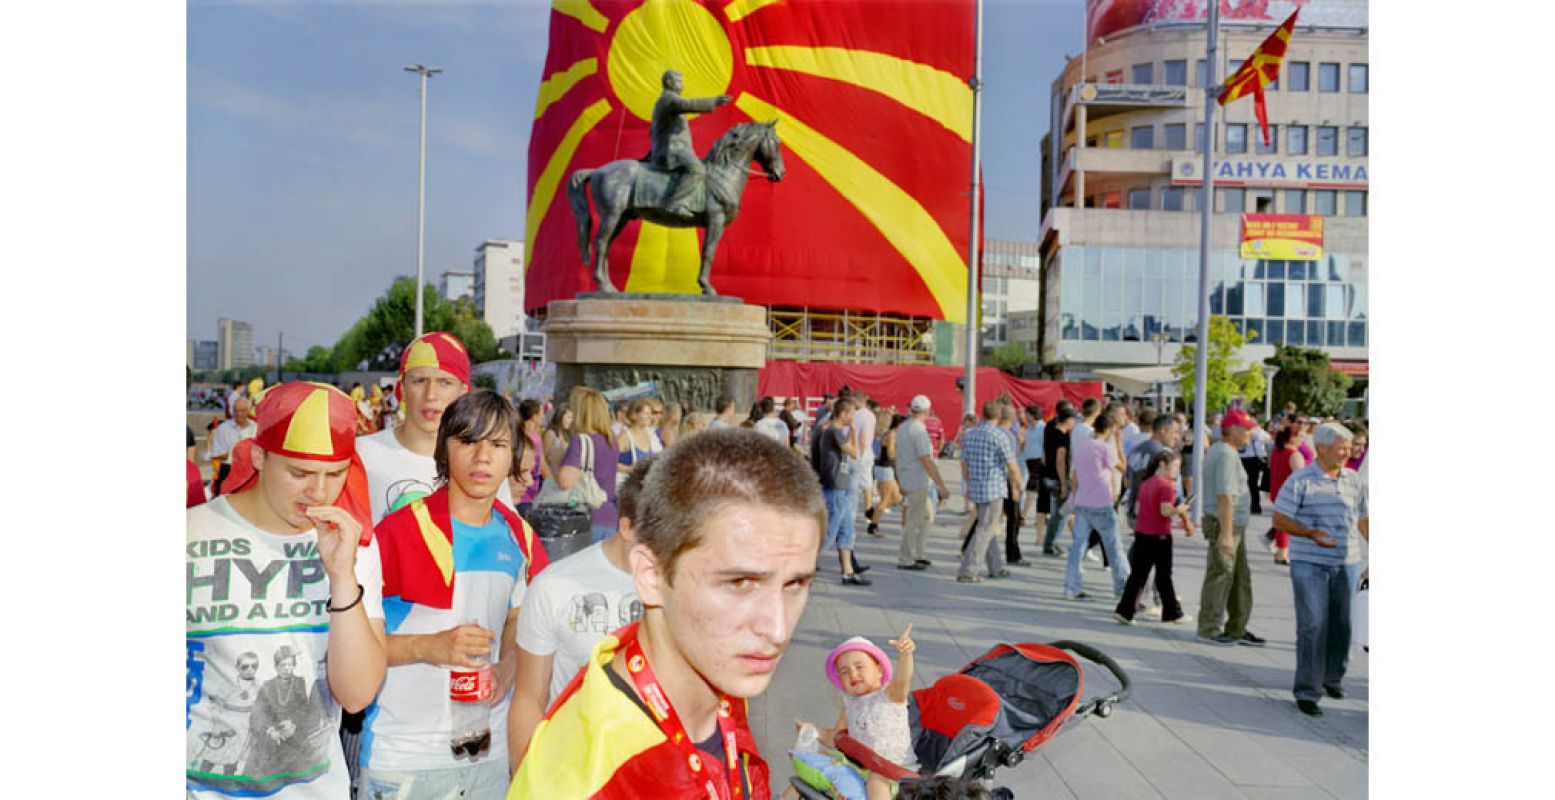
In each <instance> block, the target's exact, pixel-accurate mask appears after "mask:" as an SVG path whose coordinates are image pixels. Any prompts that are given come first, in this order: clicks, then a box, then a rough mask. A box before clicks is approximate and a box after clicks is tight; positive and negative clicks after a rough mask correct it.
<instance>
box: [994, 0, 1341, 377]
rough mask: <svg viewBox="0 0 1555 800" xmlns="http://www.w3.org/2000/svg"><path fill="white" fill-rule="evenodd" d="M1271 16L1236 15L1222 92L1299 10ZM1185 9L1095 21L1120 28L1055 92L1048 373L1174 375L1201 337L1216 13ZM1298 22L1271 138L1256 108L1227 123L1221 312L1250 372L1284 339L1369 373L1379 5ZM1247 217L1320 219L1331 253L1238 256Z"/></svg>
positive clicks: (1218, 243) (1272, 101) (1272, 93)
mask: <svg viewBox="0 0 1555 800" xmlns="http://www.w3.org/2000/svg"><path fill="white" fill-rule="evenodd" d="M1270 6H1271V8H1270V9H1269V10H1268V15H1267V18H1266V19H1263V20H1250V19H1227V18H1226V17H1225V15H1222V17H1221V20H1220V25H1221V34H1220V45H1219V50H1218V53H1217V58H1218V59H1219V60H1218V62H1217V63H1216V64H1215V69H1214V80H1213V83H1214V84H1217V85H1218V84H1219V83H1220V82H1221V81H1223V80H1224V79H1225V76H1226V75H1227V74H1229V73H1231V72H1234V71H1235V70H1237V69H1238V68H1239V67H1241V65H1242V59H1245V58H1246V57H1247V56H1248V55H1249V54H1251V53H1252V52H1253V50H1254V48H1256V47H1257V46H1258V44H1259V43H1260V42H1262V41H1263V40H1264V38H1265V37H1267V36H1268V35H1269V34H1270V33H1271V32H1272V31H1273V30H1274V29H1275V27H1276V26H1278V25H1279V24H1280V23H1281V22H1282V21H1283V20H1284V18H1285V17H1286V16H1288V15H1289V13H1290V5H1289V4H1287V3H1278V4H1270ZM1202 7H1203V4H1199V8H1201V9H1202ZM1145 8H1146V6H1145V5H1141V6H1140V9H1145ZM1174 8H1177V7H1175V6H1171V7H1168V6H1160V7H1156V6H1148V9H1150V10H1149V14H1148V15H1147V16H1148V19H1145V20H1144V21H1140V20H1136V19H1134V17H1128V16H1127V15H1125V17H1121V18H1119V19H1122V20H1123V21H1122V22H1119V21H1118V20H1117V19H1113V18H1111V17H1108V18H1099V17H1096V16H1095V15H1093V19H1092V23H1093V24H1098V22H1097V20H1098V19H1102V22H1106V23H1107V24H1108V25H1110V26H1111V27H1104V28H1103V29H1098V30H1094V31H1093V32H1092V34H1091V35H1090V36H1089V37H1088V38H1089V39H1090V41H1091V42H1092V44H1091V45H1090V46H1089V47H1088V49H1087V50H1086V51H1085V53H1084V54H1083V55H1081V56H1076V57H1074V58H1072V59H1071V60H1070V61H1069V62H1068V64H1067V65H1066V66H1065V67H1064V69H1063V70H1062V72H1061V73H1060V74H1059V76H1058V77H1057V79H1056V80H1055V81H1054V82H1053V84H1052V88H1051V105H1050V109H1051V111H1050V115H1051V127H1050V130H1049V132H1048V134H1047V135H1046V136H1045V137H1044V139H1043V142H1042V193H1041V197H1042V212H1041V214H1042V223H1041V231H1040V235H1039V241H1040V242H1041V251H1042V279H1043V283H1042V286H1043V291H1042V312H1041V323H1040V327H1039V330H1038V332H1037V336H1038V341H1039V345H1038V348H1039V352H1040V355H1041V361H1042V367H1043V369H1044V371H1045V372H1046V373H1047V374H1048V375H1049V376H1050V377H1055V378H1068V379H1084V378H1087V377H1091V376H1094V375H1096V374H1097V371H1115V370H1117V369H1127V368H1145V367H1153V366H1154V365H1156V364H1171V363H1173V362H1174V361H1175V359H1176V356H1177V352H1178V350H1179V348H1180V347H1181V345H1182V344H1184V343H1192V342H1194V341H1195V339H1196V329H1197V322H1198V301H1197V299H1196V298H1197V297H1198V293H1199V281H1198V274H1199V243H1200V225H1201V215H1200V213H1199V209H1200V208H1202V206H1201V204H1200V198H1199V195H1200V193H1201V191H1202V180H1203V167H1204V165H1203V155H1202V151H1201V150H1200V147H1201V145H1200V143H1201V142H1202V141H1203V138H1204V130H1203V119H1204V102H1205V99H1204V98H1205V89H1206V84H1207V83H1211V81H1210V80H1209V79H1208V73H1209V70H1208V68H1207V66H1206V61H1205V31H1204V26H1205V23H1204V20H1203V18H1202V16H1201V17H1200V18H1198V19H1192V18H1191V13H1192V12H1190V11H1183V12H1181V13H1179V12H1176V11H1173V10H1172V9H1174ZM1301 9H1302V12H1301V16H1300V18H1299V19H1298V20H1297V24H1296V28H1295V34H1294V36H1293V37H1292V38H1291V41H1290V46H1289V51H1288V52H1287V54H1286V56H1285V62H1284V65H1283V67H1282V68H1281V72H1280V77H1279V81H1278V82H1277V83H1276V84H1273V85H1271V86H1269V87H1268V88H1267V89H1266V90H1265V91H1266V95H1267V102H1268V121H1269V133H1270V134H1271V137H1270V141H1269V142H1268V143H1267V144H1266V143H1265V142H1264V139H1263V136H1262V134H1261V133H1260V131H1259V125H1258V122H1257V120H1256V119H1255V118H1254V113H1253V106H1254V103H1253V99H1252V98H1251V97H1247V98H1244V99H1242V100H1240V101H1238V102H1235V103H1233V104H1231V105H1229V106H1227V107H1225V108H1223V109H1217V111H1216V114H1215V124H1214V128H1213V130H1212V131H1211V135H1212V136H1213V161H1214V164H1213V166H1212V169H1213V170H1214V176H1215V196H1214V206H1213V213H1212V216H1211V224H1210V241H1211V243H1212V244H1211V248H1210V253H1209V255H1210V265H1209V276H1210V313H1211V314H1214V315H1220V316H1225V317H1228V318H1229V319H1230V320H1231V322H1232V324H1233V325H1235V326H1236V327H1237V328H1238V329H1240V330H1242V331H1244V332H1245V333H1247V334H1248V335H1249V336H1251V337H1253V339H1252V343H1251V344H1249V345H1248V346H1247V347H1245V348H1244V349H1243V351H1242V353H1241V354H1240V357H1241V358H1242V359H1243V360H1244V361H1251V362H1256V361H1261V360H1262V359H1264V358H1266V357H1268V356H1270V355H1272V354H1273V352H1274V349H1273V346H1274V345H1276V344H1280V343H1284V344H1288V345H1297V346H1301V347H1312V348H1319V349H1321V350H1323V351H1325V352H1327V353H1328V355H1329V356H1330V358H1331V359H1332V360H1333V363H1334V367H1335V369H1338V370H1341V371H1344V372H1347V373H1350V374H1351V375H1353V376H1356V377H1363V376H1365V375H1366V373H1367V370H1368V366H1367V343H1368V340H1369V330H1368V320H1369V314H1368V308H1367V284H1368V280H1367V273H1368V271H1369V269H1368V266H1369V261H1370V259H1369V258H1368V253H1367V239H1368V234H1367V227H1368V225H1367V211H1368V208H1367V206H1368V194H1367V193H1368V187H1369V182H1368V175H1367V170H1368V161H1367V156H1368V154H1369V148H1370V145H1369V136H1368V133H1369V130H1370V128H1369V127H1368V121H1367V120H1368V97H1369V65H1368V62H1369V56H1368V50H1367V35H1368V22H1367V16H1366V4H1365V3H1364V2H1361V1H1360V0H1312V2H1309V3H1307V4H1304V5H1302V6H1301ZM1140 13H1144V12H1143V11H1141V12H1140ZM1198 13H1199V14H1202V11H1199V12H1198ZM1082 69H1083V70H1084V74H1082ZM1244 213H1279V214H1300V215H1315V216H1320V217H1322V219H1321V220H1320V222H1321V223H1322V236H1323V240H1322V243H1323V252H1322V255H1321V258H1320V259H1319V260H1277V259H1261V258H1243V257H1241V253H1240V241H1241V237H1242V215H1243V214H1244ZM984 288H985V290H986V289H987V283H986V282H985V283H984ZM1022 338H1023V339H1024V338H1025V334H1024V333H1023V336H1022Z"/></svg>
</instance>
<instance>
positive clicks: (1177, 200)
mask: <svg viewBox="0 0 1555 800" xmlns="http://www.w3.org/2000/svg"><path fill="white" fill-rule="evenodd" d="M1182 203H1183V190H1182V187H1181V186H1168V187H1166V188H1165V189H1162V190H1161V210H1162V211H1182V210H1183V207H1182Z"/></svg>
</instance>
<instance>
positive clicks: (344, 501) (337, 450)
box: [222, 381, 372, 544]
mask: <svg viewBox="0 0 1555 800" xmlns="http://www.w3.org/2000/svg"><path fill="white" fill-rule="evenodd" d="M255 415H256V416H257V418H258V425H259V432H258V433H257V434H255V436H254V438H253V439H246V440H244V441H242V442H239V443H238V445H237V446H236V447H234V448H232V472H231V473H230V474H229V475H228V476H227V480H226V481H225V482H223V484H222V494H236V493H238V492H241V491H243V490H245V489H248V488H250V487H251V486H253V485H254V483H255V478H256V477H258V470H256V469H254V459H253V453H252V452H251V451H252V449H253V448H254V447H256V446H257V447H259V448H262V449H263V450H264V451H265V452H266V453H274V454H276V455H282V456H286V457H288V458H300V459H305V460H308V461H343V460H346V459H350V461H351V470H350V472H349V473H347V475H346V486H345V489H344V490H342V491H341V493H340V497H339V498H338V499H336V501H335V503H334V504H335V505H336V506H338V507H340V508H343V509H345V510H346V511H347V513H349V514H351V515H352V516H353V517H356V519H357V521H358V522H360V523H361V524H362V531H363V537H362V538H363V544H366V540H367V539H368V538H369V536H370V534H371V531H372V512H371V506H370V505H369V503H368V493H367V470H366V469H365V468H364V467H363V466H362V459H361V458H360V457H359V456H357V454H356V406H355V404H353V403H352V402H351V398H350V397H349V396H347V395H346V393H345V392H342V391H340V390H339V389H336V388H335V387H333V386H330V385H329V384H325V383H312V382H308V381H293V382H291V383H284V384H281V385H279V386H274V387H271V388H270V390H269V391H266V392H265V396H264V400H263V402H261V403H260V404H259V407H258V408H257V409H255Z"/></svg>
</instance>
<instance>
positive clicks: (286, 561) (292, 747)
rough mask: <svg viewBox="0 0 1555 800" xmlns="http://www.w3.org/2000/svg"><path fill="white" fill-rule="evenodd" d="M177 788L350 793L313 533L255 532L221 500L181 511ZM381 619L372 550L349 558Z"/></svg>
mask: <svg viewBox="0 0 1555 800" xmlns="http://www.w3.org/2000/svg"><path fill="white" fill-rule="evenodd" d="M186 520H187V534H186V536H187V538H186V539H185V554H184V560H185V564H186V567H187V573H188V574H187V580H186V582H185V593H186V600H185V605H184V613H185V626H184V630H185V648H186V650H185V660H184V665H185V669H186V680H185V692H186V698H185V716H184V730H185V738H186V742H187V750H186V753H185V756H184V783H185V787H186V791H187V793H188V796H189V797H192V798H216V797H273V798H279V799H280V800H315V798H316V799H317V800H325V799H326V798H328V799H329V800H335V799H336V798H341V797H345V796H346V795H347V794H348V793H349V792H350V786H349V783H350V778H349V776H348V773H347V771H346V763H345V756H344V753H343V752H342V750H341V746H340V735H339V729H340V705H339V704H338V703H336V702H335V698H334V695H333V694H332V693H331V692H330V689H329V681H328V678H327V676H326V674H325V660H324V659H325V654H326V653H327V652H328V647H329V624H330V619H331V616H332V615H331V614H330V613H329V612H328V611H327V610H326V608H327V606H328V605H329V602H330V591H329V578H328V576H327V575H326V574H325V572H324V566H323V564H322V563H321V562H320V561H319V554H318V536H317V534H316V533H315V532H314V531H312V530H309V531H306V532H304V533H299V534H293V535H281V534H275V533H270V532H268V531H264V530H261V529H259V528H257V527H255V526H254V525H252V524H251V523H249V522H248V520H246V519H244V518H243V517H242V516H241V515H239V514H238V513H237V511H235V510H233V508H232V506H231V504H230V503H229V502H228V499H227V498H226V497H218V498H216V499H215V500H212V501H211V502H209V503H205V504H203V505H199V506H195V507H194V508H191V509H189V510H188V512H187V514H186ZM356 579H357V581H358V582H360V583H361V585H362V599H361V603H362V607H363V609H365V610H366V612H367V616H368V617H369V618H375V619H379V620H381V619H383V601H382V596H383V573H382V565H381V564H380V562H379V560H378V548H377V544H376V542H374V543H371V544H369V545H368V546H367V547H364V548H359V549H358V550H357V553H356Z"/></svg>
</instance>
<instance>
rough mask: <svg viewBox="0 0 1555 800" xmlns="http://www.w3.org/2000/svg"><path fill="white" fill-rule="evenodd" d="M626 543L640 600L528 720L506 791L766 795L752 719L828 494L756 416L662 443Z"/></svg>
mask: <svg viewBox="0 0 1555 800" xmlns="http://www.w3.org/2000/svg"><path fill="white" fill-rule="evenodd" d="M655 459H656V460H657V463H655V464H654V466H653V469H652V470H650V471H649V472H648V475H647V477H646V479H645V481H644V485H643V490H642V496H641V499H640V500H639V501H638V515H639V517H640V519H634V520H633V528H634V530H635V531H636V533H637V538H638V541H637V544H635V545H634V546H633V547H632V549H631V552H630V554H629V559H628V560H629V563H630V569H631V573H632V581H633V583H634V584H635V585H636V587H637V595H638V597H639V599H641V601H642V604H643V609H644V610H643V616H642V619H641V620H639V621H638V622H634V623H631V624H629V625H626V626H624V627H622V628H621V629H619V630H617V631H616V632H615V633H613V634H611V635H609V636H606V637H605V638H604V639H602V640H601V641H600V642H599V644H597V645H596V646H595V648H594V652H593V654H592V655H591V656H590V658H589V660H588V661H587V663H586V664H585V665H584V667H583V669H582V670H580V671H579V672H578V674H577V675H576V676H574V677H573V679H572V681H571V682H570V683H569V684H568V685H567V688H566V689H565V690H563V692H562V693H561V695H560V696H559V697H557V698H556V699H555V700H553V701H552V702H551V706H550V709H549V710H548V711H547V713H546V715H545V718H544V719H543V720H541V721H540V724H539V725H538V726H536V727H535V731H534V735H533V736H532V737H531V738H530V741H529V747H528V749H527V750H526V751H525V753H524V758H523V761H522V763H520V765H519V768H518V772H517V773H516V774H515V775H514V777H513V785H512V787H511V788H510V789H509V790H508V798H509V800H519V799H520V798H546V800H575V799H576V798H639V797H654V798H688V799H689V798H698V799H699V800H707V799H709V798H711V800H745V798H756V799H757V800H763V799H764V798H768V797H770V796H771V789H770V787H769V785H768V784H769V781H770V773H769V770H768V768H767V763H766V761H764V760H762V757H761V753H760V752H759V751H758V749H757V746H756V739H755V737H754V736H753V735H752V734H751V731H750V726H749V723H748V722H747V719H746V701H747V700H748V699H749V698H751V697H754V696H756V695H759V694H761V693H762V692H763V691H766V688H767V685H768V684H769V683H770V682H771V680H772V674H773V671H774V670H775V669H776V668H777V664H778V661H779V660H780V659H781V658H782V656H783V651H784V650H785V649H786V648H787V647H788V642H789V639H790V638H791V637H792V635H793V632H794V626H795V624H796V623H797V622H798V621H799V617H800V615H801V614H803V613H804V607H805V603H806V601H807V600H808V599H809V596H810V581H811V580H812V579H813V578H814V576H815V560H816V557H817V556H818V555H819V553H820V544H821V532H822V529H823V527H824V525H825V520H826V504H825V501H824V500H823V499H822V497H821V487H820V484H819V482H818V481H817V479H816V477H815V473H814V472H813V471H811V470H810V469H808V466H807V465H806V464H805V462H804V460H803V459H801V458H800V457H799V455H798V454H797V453H795V452H794V451H793V450H791V449H789V448H788V447H785V446H783V445H781V444H779V443H777V442H774V441H772V440H771V439H769V438H767V437H765V436H763V435H761V434H759V433H756V432H755V431H752V430H746V429H741V428H731V429H718V430H710V431H706V432H703V433H699V434H697V435H696V436H693V437H690V438H688V439H685V440H683V441H681V442H679V443H677V444H676V445H675V446H674V447H672V448H670V449H668V450H666V451H664V452H663V453H661V454H659V455H658V456H656V457H655Z"/></svg>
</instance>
